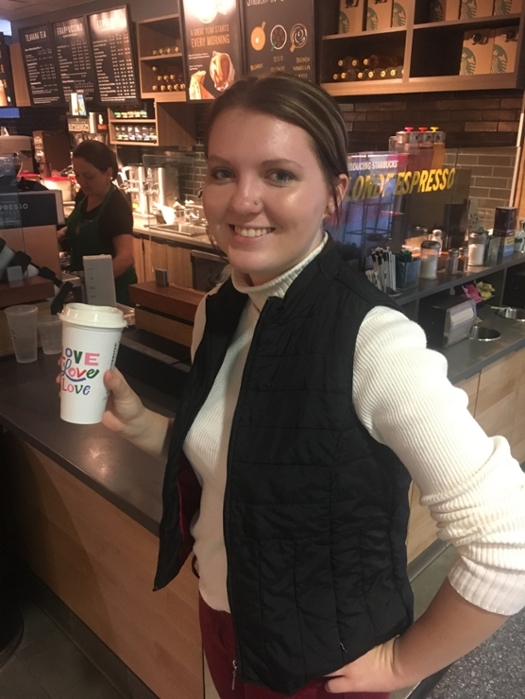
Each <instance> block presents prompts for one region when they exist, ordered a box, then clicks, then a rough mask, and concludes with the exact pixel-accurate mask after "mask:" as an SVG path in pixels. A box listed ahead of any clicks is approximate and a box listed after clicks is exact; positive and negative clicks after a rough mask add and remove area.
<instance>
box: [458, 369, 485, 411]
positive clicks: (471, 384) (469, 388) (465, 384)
mask: <svg viewBox="0 0 525 699" xmlns="http://www.w3.org/2000/svg"><path fill="white" fill-rule="evenodd" d="M479 377H480V375H479V374H475V375H474V376H471V377H470V379H465V380H464V381H460V382H459V383H457V384H456V387H457V388H461V389H462V390H463V391H465V393H466V394H467V396H468V410H469V413H470V414H471V415H475V414H476V405H477V402H478V387H479Z"/></svg>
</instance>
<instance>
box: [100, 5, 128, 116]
mask: <svg viewBox="0 0 525 699" xmlns="http://www.w3.org/2000/svg"><path fill="white" fill-rule="evenodd" d="M88 23H89V33H90V36H91V43H92V47H93V58H94V61H95V73H96V79H97V82H98V89H99V94H100V101H101V102H102V103H104V104H108V103H109V104H111V103H120V102H126V101H128V102H135V101H137V99H138V91H137V79H136V74H135V62H134V57H133V44H132V41H131V32H130V21H129V17H128V9H127V7H118V8H115V9H114V10H108V12H97V13H96V14H93V15H88Z"/></svg>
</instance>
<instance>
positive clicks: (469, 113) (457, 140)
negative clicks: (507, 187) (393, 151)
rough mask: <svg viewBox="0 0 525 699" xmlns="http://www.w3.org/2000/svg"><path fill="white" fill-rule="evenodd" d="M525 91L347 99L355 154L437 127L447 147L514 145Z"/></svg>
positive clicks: (345, 106)
mask: <svg viewBox="0 0 525 699" xmlns="http://www.w3.org/2000/svg"><path fill="white" fill-rule="evenodd" d="M522 95H523V92H522V91H520V90H501V91H496V90H490V91H486V92H482V91H481V92H480V91H473V92H444V93H430V94H414V95H412V94H410V95H403V96H400V95H381V96H377V97H363V96H359V97H353V98H351V99H350V98H345V101H344V102H341V109H342V111H343V114H344V118H345V121H346V124H347V126H348V137H349V143H350V149H349V150H350V152H356V151H363V150H371V151H373V150H376V151H377V150H387V149H388V138H389V136H391V135H393V134H394V133H395V132H396V131H400V130H402V129H404V128H405V127H406V126H413V127H414V128H416V129H417V127H418V126H427V127H430V126H438V127H439V128H440V129H441V130H442V131H445V133H446V134H447V142H446V145H447V147H448V148H466V147H488V146H490V147H493V146H496V147H500V146H503V147H505V146H514V145H515V143H516V135H517V132H518V124H519V118H520V110H521V104H522Z"/></svg>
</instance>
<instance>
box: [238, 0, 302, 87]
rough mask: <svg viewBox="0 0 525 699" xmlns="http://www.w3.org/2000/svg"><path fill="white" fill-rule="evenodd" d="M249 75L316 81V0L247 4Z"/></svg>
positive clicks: (251, 1) (266, 0) (262, 0)
mask: <svg viewBox="0 0 525 699" xmlns="http://www.w3.org/2000/svg"><path fill="white" fill-rule="evenodd" d="M243 3H244V8H243V10H244V30H245V36H246V56H247V62H248V71H247V72H248V75H269V74H270V73H276V72H278V71H284V72H286V73H290V74H292V75H297V76H298V77H299V78H304V79H305V80H310V81H312V82H313V81H314V79H315V39H314V27H315V23H314V0H280V2H279V3H275V2H269V0H243Z"/></svg>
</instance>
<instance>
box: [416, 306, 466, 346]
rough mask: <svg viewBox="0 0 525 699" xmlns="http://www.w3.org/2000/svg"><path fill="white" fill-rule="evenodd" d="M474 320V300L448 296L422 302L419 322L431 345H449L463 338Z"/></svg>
mask: <svg viewBox="0 0 525 699" xmlns="http://www.w3.org/2000/svg"><path fill="white" fill-rule="evenodd" d="M475 322H476V302H475V301H474V299H468V298H467V297H466V296H449V297H447V298H445V299H439V300H438V301H433V302H430V303H428V304H424V305H423V304H422V307H421V312H420V314H419V324H420V325H421V326H422V328H423V330H424V331H425V333H426V336H427V341H428V344H429V345H430V346H433V347H450V346H451V345H454V344H455V343H456V342H459V341H460V340H464V339H465V338H466V337H468V336H469V333H470V331H471V329H472V327H473V325H474V323H475Z"/></svg>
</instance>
